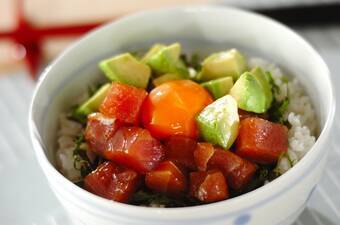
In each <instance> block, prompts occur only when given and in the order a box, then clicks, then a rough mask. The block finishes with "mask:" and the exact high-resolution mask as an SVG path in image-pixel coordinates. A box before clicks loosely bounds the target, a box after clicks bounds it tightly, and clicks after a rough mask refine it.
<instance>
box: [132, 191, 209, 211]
mask: <svg viewBox="0 0 340 225" xmlns="http://www.w3.org/2000/svg"><path fill="white" fill-rule="evenodd" d="M129 203H130V204H132V205H139V206H159V207H165V208H169V207H186V206H195V205H202V204H204V203H202V202H200V201H198V200H196V199H194V198H191V197H189V196H188V195H182V196H180V197H177V198H176V197H173V196H167V195H165V194H162V193H155V192H152V191H150V190H148V189H146V188H145V189H142V190H139V191H137V192H136V193H135V194H134V195H133V196H132V198H131V200H130V202H129Z"/></svg>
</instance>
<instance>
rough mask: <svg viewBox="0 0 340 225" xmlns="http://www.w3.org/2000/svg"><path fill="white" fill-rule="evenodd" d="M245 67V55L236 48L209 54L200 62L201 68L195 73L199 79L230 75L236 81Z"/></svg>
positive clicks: (206, 79) (205, 79)
mask: <svg viewBox="0 0 340 225" xmlns="http://www.w3.org/2000/svg"><path fill="white" fill-rule="evenodd" d="M246 69H247V63H246V60H245V57H244V56H243V55H242V54H241V53H240V52H239V51H238V50H236V49H231V50H229V51H225V52H218V53H214V54H212V55H210V56H209V57H208V58H206V59H205V60H204V61H203V63H202V70H201V72H200V73H199V74H198V75H197V79H198V80H200V81H208V80H213V79H217V78H221V77H232V78H233V79H234V81H236V80H237V79H238V78H239V76H240V75H241V74H242V73H243V72H245V71H246Z"/></svg>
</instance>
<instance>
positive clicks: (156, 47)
mask: <svg viewBox="0 0 340 225" xmlns="http://www.w3.org/2000/svg"><path fill="white" fill-rule="evenodd" d="M164 47H166V46H165V45H163V44H154V45H153V46H152V47H151V48H150V50H149V51H148V52H147V53H146V54H145V55H144V57H143V58H142V63H147V62H148V61H149V59H150V58H151V57H152V56H153V55H154V54H156V53H157V52H158V51H159V50H161V49H162V48H164Z"/></svg>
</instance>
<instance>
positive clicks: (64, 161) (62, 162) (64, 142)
mask: <svg viewBox="0 0 340 225" xmlns="http://www.w3.org/2000/svg"><path fill="white" fill-rule="evenodd" d="M59 125H60V129H59V132H58V146H59V148H58V150H57V152H56V158H57V165H58V167H59V169H60V172H61V173H62V174H63V175H64V176H65V177H67V178H68V179H69V180H71V181H72V182H78V181H81V180H82V177H81V175H80V171H79V170H76V169H75V168H74V165H73V161H74V158H73V150H74V148H75V143H74V139H75V138H76V137H77V135H79V133H80V132H81V129H82V126H81V124H79V123H77V122H74V121H72V120H69V119H67V117H66V115H65V114H62V115H61V116H60V118H59Z"/></svg>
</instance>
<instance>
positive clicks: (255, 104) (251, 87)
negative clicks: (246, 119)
mask: <svg viewBox="0 0 340 225" xmlns="http://www.w3.org/2000/svg"><path fill="white" fill-rule="evenodd" d="M230 95H232V96H233V97H234V98H235V99H236V101H237V104H238V107H239V108H240V109H243V110H245V111H249V112H255V113H264V112H266V111H267V110H268V109H269V107H270V105H271V103H272V100H273V95H272V91H271V84H270V82H269V80H268V79H267V78H266V75H265V74H264V73H263V72H262V70H261V69H259V68H256V69H255V70H253V71H252V72H245V73H244V74H242V75H241V77H240V78H239V79H238V80H237V81H236V83H235V84H234V86H233V87H232V88H231V90H230Z"/></svg>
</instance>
